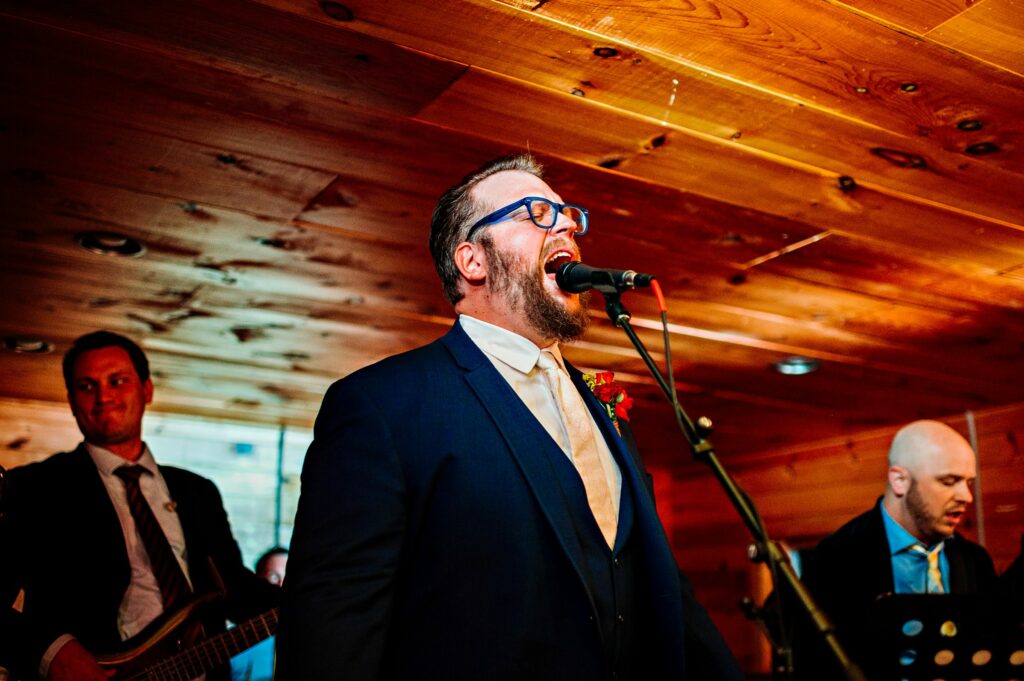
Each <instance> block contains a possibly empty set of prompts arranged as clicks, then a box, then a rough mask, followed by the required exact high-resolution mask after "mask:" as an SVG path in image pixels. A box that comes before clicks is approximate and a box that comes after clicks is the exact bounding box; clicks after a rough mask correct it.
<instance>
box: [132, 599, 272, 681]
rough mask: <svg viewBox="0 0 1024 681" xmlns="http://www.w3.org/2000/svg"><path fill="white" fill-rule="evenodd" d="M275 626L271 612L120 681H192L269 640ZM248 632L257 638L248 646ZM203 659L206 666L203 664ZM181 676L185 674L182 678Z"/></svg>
mask: <svg viewBox="0 0 1024 681" xmlns="http://www.w3.org/2000/svg"><path fill="white" fill-rule="evenodd" d="M277 624H278V617H277V609H276V608H275V609H273V610H270V611H268V612H265V613H263V614H262V615H259V616H257V617H255V618H253V619H251V620H249V621H247V622H244V623H242V624H240V625H238V626H236V627H234V628H232V629H229V630H228V631H226V632H224V633H223V634H220V635H218V636H215V637H214V638H212V639H208V640H206V641H203V642H201V643H199V644H198V645H196V646H193V647H192V648H188V649H186V650H183V651H182V652H180V653H178V654H176V655H173V656H171V657H169V658H167V659H165V660H162V661H161V662H158V663H157V664H155V665H152V666H150V667H147V668H146V669H145V670H143V671H142V672H141V673H140V674H135V675H133V676H131V677H128V678H126V679H124V680H123V681H192V679H195V678H197V677H199V676H201V675H202V674H203V673H204V672H206V671H209V670H210V669H212V668H213V667H216V666H219V665H221V664H224V663H225V662H227V661H228V660H229V659H230V658H232V657H234V656H235V655H237V654H238V653H240V652H242V651H244V650H247V649H248V648H250V647H252V645H254V644H255V643H258V642H260V641H262V640H264V639H266V638H269V637H270V636H273V635H274V633H275V632H276V630H277ZM260 626H262V630H263V634H264V635H262V636H260V634H259V633H258V632H257V627H260ZM250 630H251V631H252V632H253V634H255V635H256V636H257V637H258V638H256V640H255V641H254V642H253V643H252V644H250V643H249V641H248V633H249V631H250ZM239 639H240V641H239ZM218 647H220V649H218ZM204 656H205V657H206V662H204V661H203V657H204ZM181 674H185V676H182V675H181Z"/></svg>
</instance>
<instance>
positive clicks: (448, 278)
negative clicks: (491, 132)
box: [430, 154, 544, 305]
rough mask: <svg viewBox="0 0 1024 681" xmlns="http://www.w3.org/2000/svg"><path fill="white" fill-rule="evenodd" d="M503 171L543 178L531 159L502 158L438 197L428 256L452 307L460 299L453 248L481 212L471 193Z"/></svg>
mask: <svg viewBox="0 0 1024 681" xmlns="http://www.w3.org/2000/svg"><path fill="white" fill-rule="evenodd" d="M506 170H521V171H523V172H526V173H530V174H531V175H536V176H537V177H539V178H543V177H544V169H543V167H542V166H541V164H540V163H538V162H537V159H535V158H534V157H533V156H531V155H529V154H513V155H511V156H502V157H501V158H496V159H494V160H493V161H490V162H488V163H486V164H484V165H483V166H481V167H480V168H478V169H477V170H474V171H473V172H472V173H470V174H469V175H466V176H465V177H464V178H462V181H461V182H459V183H458V184H457V185H455V186H454V187H452V188H451V189H449V190H448V191H446V192H445V193H444V194H442V195H441V198H440V199H438V201H437V206H436V207H435V208H434V215H433V217H432V218H431V220H430V255H431V257H432V258H433V259H434V267H435V268H436V269H437V274H438V276H440V277H441V285H442V286H443V287H444V295H445V296H446V297H447V298H448V300H449V301H450V302H451V303H452V305H454V304H456V303H458V302H459V301H460V300H462V298H463V293H462V291H460V290H459V281H460V277H459V270H458V268H457V267H456V266H455V247H456V246H458V245H459V244H460V243H462V242H463V241H465V240H466V234H467V233H468V232H469V228H470V224H469V223H470V219H471V218H473V217H474V216H475V215H476V213H477V212H478V211H479V210H480V206H479V204H477V202H476V201H475V200H474V199H473V196H472V193H473V189H474V188H475V187H476V185H477V184H479V183H480V181H481V180H484V179H486V178H488V177H490V176H491V175H494V174H496V173H500V172H503V171H506Z"/></svg>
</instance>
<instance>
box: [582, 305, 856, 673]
mask: <svg viewBox="0 0 1024 681" xmlns="http://www.w3.org/2000/svg"><path fill="white" fill-rule="evenodd" d="M601 293H602V295H604V300H605V311H606V312H607V313H608V318H609V319H610V320H611V322H612V324H614V325H615V326H618V327H621V328H622V330H623V331H625V332H626V335H627V336H628V337H629V340H630V341H631V342H632V343H633V347H635V348H636V351H637V352H638V353H639V354H640V357H641V359H643V360H644V363H645V364H646V365H647V368H648V369H649V370H650V372H651V375H652V376H654V379H655V380H656V381H657V382H658V385H659V386H660V387H661V390H662V392H663V393H665V397H667V398H668V400H669V402H670V403H671V404H672V405H673V409H674V410H675V412H676V418H677V419H678V421H679V426H680V428H681V429H682V431H683V435H685V436H686V440H687V441H688V442H689V443H690V449H691V451H692V452H693V457H694V458H695V459H696V460H697V461H699V462H701V463H705V464H707V465H708V466H710V467H711V472H712V473H714V475H715V478H717V479H718V482H719V483H720V484H721V485H722V489H723V490H724V491H725V494H726V496H728V497H729V501H731V502H732V505H733V506H734V507H735V508H736V511H737V512H738V513H739V514H740V518H741V519H742V520H743V522H744V524H745V525H746V526H747V529H748V530H750V534H751V535H753V537H754V542H755V544H756V545H757V547H758V549H759V550H760V551H763V552H764V553H765V554H766V556H765V557H766V559H767V560H768V561H770V562H769V564H770V565H776V566H778V571H776V570H772V575H773V577H775V576H777V574H781V575H782V576H783V578H784V581H785V582H786V584H787V585H788V586H789V588H790V589H791V590H792V591H793V593H794V594H795V595H796V600H797V601H798V602H799V603H800V606H801V608H802V609H803V610H804V611H805V612H806V613H807V615H808V617H810V619H811V621H812V622H813V624H814V628H815V630H816V631H817V632H818V634H819V635H820V636H821V638H822V639H823V640H824V641H825V643H826V645H827V646H828V649H829V650H830V651H831V652H832V655H833V656H834V657H835V659H836V661H837V662H838V663H839V665H840V667H841V668H842V670H843V672H844V674H845V676H846V678H847V680H848V681H867V678H866V677H865V676H864V673H863V672H862V671H861V670H860V668H859V667H858V666H857V665H856V663H854V662H853V661H852V660H851V659H850V657H849V656H848V655H847V654H846V651H845V650H843V647H842V645H841V644H840V643H839V640H838V639H837V638H836V635H835V627H833V626H832V623H831V622H830V621H829V619H828V617H827V616H826V615H825V613H824V612H823V611H822V610H821V608H819V607H818V605H817V604H816V603H815V602H814V598H813V597H812V596H811V594H810V592H809V591H808V590H807V588H806V587H805V586H804V585H803V582H801V581H800V578H799V577H797V576H796V572H795V571H794V570H793V566H792V564H791V563H790V562H789V557H788V556H787V555H786V552H785V551H784V550H783V549H782V547H781V546H779V544H778V543H777V542H775V541H772V540H771V539H769V537H768V533H767V531H766V530H765V528H764V525H763V524H762V523H761V522H760V516H758V514H757V511H756V510H755V509H754V507H753V504H752V502H751V501H750V500H749V498H748V497H747V496H746V495H745V494H744V493H743V492H742V491H741V490H740V488H739V486H738V485H737V484H736V482H735V481H734V480H733V479H732V476H730V475H729V473H728V472H726V470H725V469H724V468H723V467H722V464H721V463H720V462H719V461H718V457H717V456H715V449H714V446H713V445H712V444H711V441H710V440H708V439H707V437H706V435H707V434H708V433H710V432H711V421H710V420H709V419H707V418H706V417H701V418H699V419H697V424H696V425H694V423H693V422H692V421H690V418H689V417H688V416H687V415H686V412H685V411H684V410H683V408H682V406H681V405H680V404H679V401H678V399H676V396H675V395H673V394H672V390H671V389H670V388H669V385H668V383H667V382H666V381H665V377H664V376H662V375H661V371H660V370H659V369H658V366H657V365H656V364H655V363H654V360H653V359H651V355H650V353H649V352H647V348H646V347H644V344H643V341H641V340H640V337H639V336H637V334H636V331H634V330H633V327H632V325H631V324H630V323H629V320H630V318H631V317H632V315H630V313H629V311H628V310H627V309H626V308H625V307H624V306H623V305H622V300H621V295H620V294H619V293H612V292H608V291H601ZM668 370H669V371H672V367H668ZM775 588H776V592H778V584H776V585H775Z"/></svg>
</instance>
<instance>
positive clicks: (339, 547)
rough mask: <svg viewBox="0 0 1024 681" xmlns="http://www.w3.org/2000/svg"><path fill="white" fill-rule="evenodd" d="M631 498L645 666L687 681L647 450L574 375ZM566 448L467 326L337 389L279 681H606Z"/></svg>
mask: <svg viewBox="0 0 1024 681" xmlns="http://www.w3.org/2000/svg"><path fill="white" fill-rule="evenodd" d="M569 371H570V374H571V375H572V378H573V381H574V383H575V384H576V387H577V389H578V390H579V392H580V394H581V395H583V397H584V400H585V401H586V403H587V406H588V407H589V408H590V410H591V413H592V414H593V416H594V418H595V419H596V421H597V423H598V424H599V425H600V427H601V429H602V431H603V433H604V435H605V439H606V440H607V442H608V444H609V446H610V447H612V448H613V450H615V453H616V454H617V458H618V460H619V461H620V466H621V469H622V484H623V485H624V486H626V485H628V486H629V490H630V491H631V493H632V496H633V499H634V505H635V510H634V524H633V529H632V535H631V537H632V539H631V541H633V542H637V543H636V544H635V545H634V546H635V547H636V549H635V550H636V551H637V552H638V555H639V556H640V557H641V561H640V564H641V566H642V568H641V571H640V577H639V578H638V579H637V580H636V581H637V582H638V585H637V586H638V588H637V593H638V600H641V601H642V603H640V604H639V605H640V607H639V608H638V609H639V610H641V611H644V612H646V613H648V621H647V622H645V623H644V639H643V640H644V642H645V643H644V646H645V648H644V651H643V659H644V660H645V665H646V666H645V668H644V669H643V670H635V676H636V677H637V678H646V679H652V680H653V679H681V678H683V677H684V671H683V670H684V666H685V659H684V650H683V649H684V624H683V622H684V613H683V605H682V596H681V592H680V583H679V576H678V573H677V567H676V564H675V561H674V559H673V557H672V553H671V551H670V549H669V544H668V541H667V539H666V537H665V533H664V530H663V528H662V526H661V524H660V522H659V520H658V517H657V515H656V513H655V508H654V501H653V498H652V496H651V493H650V490H649V488H648V486H647V484H646V479H645V471H644V470H643V468H642V466H641V463H640V461H639V459H638V457H637V455H636V452H635V451H633V450H632V449H631V448H629V447H627V446H626V445H625V443H624V442H623V440H622V439H621V438H620V437H619V436H618V435H617V434H616V432H615V429H614V426H613V425H612V423H611V421H610V420H609V419H608V417H607V416H606V415H605V413H604V410H603V408H602V407H601V406H600V404H599V403H598V402H597V400H596V399H595V398H594V397H593V395H592V394H591V392H590V391H589V390H588V389H587V388H586V387H585V384H584V383H583V382H582V379H581V375H580V373H579V372H578V371H577V370H575V369H573V368H571V367H570V369H569ZM552 446H554V445H553V441H552V440H551V438H550V436H549V435H548V434H547V432H546V431H545V430H544V428H543V427H542V426H541V425H540V424H539V423H538V421H537V420H536V418H535V417H534V416H533V415H532V414H531V413H530V412H529V411H528V410H527V408H526V407H525V406H524V405H523V403H522V401H521V400H520V399H519V398H518V396H517V395H516V394H515V393H514V391H513V390H512V389H511V388H510V387H509V385H508V383H507V382H506V381H505V380H504V378H502V376H501V375H500V374H499V373H498V371H497V370H496V369H495V368H494V367H493V365H492V364H491V363H490V361H489V360H488V359H487V358H486V357H485V355H484V354H483V353H482V352H481V351H480V350H479V349H478V348H477V347H476V345H475V344H473V342H472V341H471V340H470V339H469V337H468V336H467V335H466V334H465V332H464V331H463V330H462V328H461V326H459V325H458V324H456V325H455V326H454V327H453V328H452V330H451V331H450V332H449V333H448V334H447V335H446V336H444V337H443V338H441V339H439V340H438V341H435V342H434V343H432V344H430V345H427V346H425V347H422V348H418V349H416V350H413V351H411V352H408V353H405V354H402V355H398V356H395V357H391V358H388V359H386V360H384V361H383V362H380V363H378V364H376V365H373V366H371V367H368V368H366V369H363V370H361V371H359V372H356V373H355V374H353V375H351V376H349V377H348V378H346V379H344V380H342V381H339V382H337V383H335V384H334V385H333V386H331V388H330V389H329V390H328V392H327V394H326V396H325V398H324V403H323V406H322V407H321V410H320V414H319V416H318V418H317V421H316V426H315V433H314V441H313V444H312V445H311V446H310V449H309V452H308V454H307V456H306V461H305V464H304V467H303V472H302V495H301V498H300V500H299V510H298V516H297V519H296V525H295V533H294V536H293V539H292V550H291V555H290V557H289V564H288V578H287V579H286V580H285V603H284V605H283V607H282V620H281V629H280V632H279V635H278V677H277V678H278V679H281V680H282V681H320V680H324V679H346V680H349V679H351V680H364V679H365V680H369V679H412V678H415V679H445V680H446V681H458V680H460V679H465V680H467V681H468V680H469V679H473V680H474V681H476V680H478V679H488V680H489V681H501V680H504V679H508V680H510V681H511V680H513V679H515V680H521V679H531V680H543V679H551V680H552V681H555V680H557V681H567V680H570V679H586V680H588V681H592V680H597V679H603V678H607V676H608V672H607V663H606V662H605V660H606V655H605V652H604V650H603V649H602V643H601V637H600V634H599V631H598V628H597V623H596V621H595V620H596V615H597V613H596V610H595V607H594V602H593V598H592V595H591V594H590V593H589V592H588V587H587V579H586V575H585V574H584V567H583V564H582V556H581V548H580V545H579V539H578V536H579V535H578V533H577V532H576V531H575V529H574V527H573V520H572V517H571V514H570V510H569V506H568V501H567V499H566V498H565V496H564V494H563V493H562V491H561V489H560V487H559V486H558V484H557V482H556V479H555V475H554V473H553V471H552V468H551V461H550V459H548V458H546V457H545V456H543V455H541V454H540V452H543V451H544V448H550V447H552Z"/></svg>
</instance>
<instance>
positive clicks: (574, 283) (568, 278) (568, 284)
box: [555, 262, 654, 293]
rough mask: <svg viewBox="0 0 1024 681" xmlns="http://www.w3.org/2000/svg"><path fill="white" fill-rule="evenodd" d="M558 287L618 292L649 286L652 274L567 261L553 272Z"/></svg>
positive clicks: (573, 289)
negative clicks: (607, 268)
mask: <svg viewBox="0 0 1024 681" xmlns="http://www.w3.org/2000/svg"><path fill="white" fill-rule="evenodd" d="M555 281H556V282H557V283H558V287H559V288H560V289H562V290H563V291H568V292H569V293H582V292H583V291H589V290H590V289H592V288H596V289H597V290H598V291H601V292H602V293H620V292H622V291H626V290H629V289H631V288H640V287H642V286H650V285H651V282H652V281H654V275H652V274H639V273H637V272H634V271H633V270H606V269H601V268H599V267H591V266H590V265H584V264H583V263H581V262H568V263H566V264H564V265H562V266H561V267H559V268H558V270H557V271H556V272H555Z"/></svg>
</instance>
